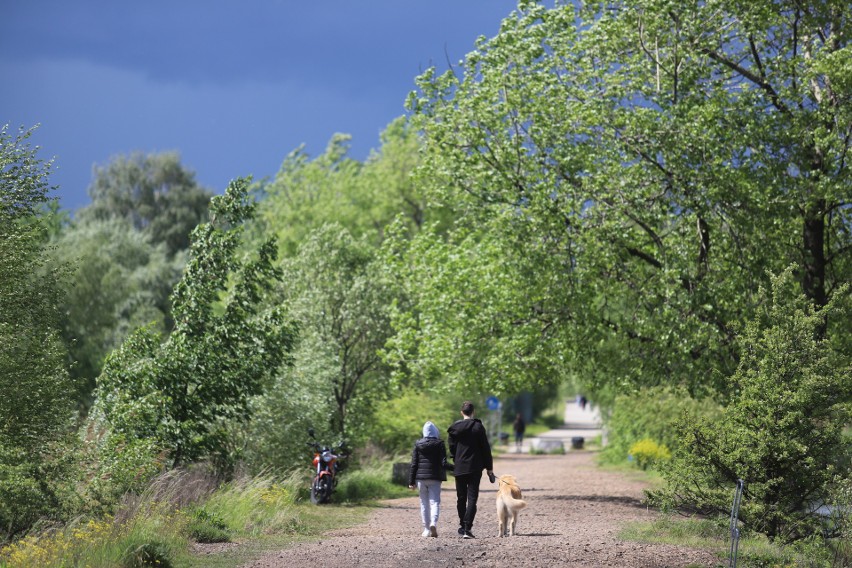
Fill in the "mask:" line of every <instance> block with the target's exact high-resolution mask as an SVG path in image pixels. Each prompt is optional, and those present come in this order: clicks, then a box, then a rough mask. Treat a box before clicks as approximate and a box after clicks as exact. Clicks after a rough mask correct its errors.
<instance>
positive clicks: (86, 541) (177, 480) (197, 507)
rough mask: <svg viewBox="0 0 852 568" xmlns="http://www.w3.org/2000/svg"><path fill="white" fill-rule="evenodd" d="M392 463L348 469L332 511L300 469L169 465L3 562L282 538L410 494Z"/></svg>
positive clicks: (92, 562)
mask: <svg viewBox="0 0 852 568" xmlns="http://www.w3.org/2000/svg"><path fill="white" fill-rule="evenodd" d="M391 467H392V465H391V463H390V462H378V461H377V462H375V463H371V464H367V465H366V466H364V467H362V468H361V469H359V470H356V471H351V472H349V471H347V472H345V473H344V474H343V475H342V476H341V478H340V483H339V485H338V487H337V491H336V492H335V495H334V496H333V502H334V503H338V504H341V503H346V504H347V507H343V508H335V509H334V514H333V515H329V514H328V512H329V509H328V507H329V506H328V505H325V506H320V507H317V506H314V505H310V504H309V501H308V487H309V480H308V478H307V476H306V475H304V474H302V473H293V474H290V475H288V476H285V477H283V478H279V477H276V476H273V475H271V474H262V475H257V476H254V477H241V478H239V479H237V480H234V481H231V482H229V483H225V484H223V485H220V486H218V487H217V484H216V480H215V478H212V477H211V476H210V475H208V474H206V473H205V472H204V471H203V470H194V471H171V472H167V473H165V474H163V475H161V476H160V477H158V478H157V479H156V480H154V482H152V483H151V484H150V485H149V486H148V488H147V489H146V491H145V492H144V493H142V494H141V495H127V496H125V499H124V502H123V503H122V505H121V507H120V508H119V509H118V511H117V513H116V515H115V516H114V517H109V518H103V519H83V518H81V519H77V520H76V521H74V522H72V523H69V524H68V525H66V526H64V527H61V528H54V529H52V530H46V531H42V532H39V533H36V534H32V535H30V536H27V537H26V538H23V539H21V540H18V541H16V542H14V543H12V544H10V545H8V546H6V547H4V548H3V549H2V550H0V568H7V567H8V568H11V567H15V568H58V567H63V568H65V567H74V566H80V567H83V566H86V567H91V568H101V567H104V568H106V567H110V568H113V567H122V568H137V567H143V566H158V567H160V568H168V567H169V566H175V565H191V564H193V562H194V560H193V558H192V557H191V552H190V548H191V546H190V545H191V543H192V542H220V541H224V540H249V541H250V540H252V539H257V540H258V541H264V542H266V543H267V544H270V545H283V543H285V541H286V542H291V541H292V539H293V538H296V539H301V538H307V537H311V536H315V535H319V534H322V533H323V532H324V531H326V530H329V529H331V528H336V527H339V526H345V525H351V524H354V523H357V522H359V521H361V520H363V518H364V517H365V515H366V512H367V509H366V508H364V507H353V506H352V505H357V504H359V503H363V502H369V501H373V500H376V499H383V498H389V497H396V496H408V495H409V493H408V491H407V490H406V489H405V488H403V487H400V486H397V485H394V484H392V483H391V481H390V477H391V475H390V471H391ZM332 507H334V506H333V505H332ZM270 539H271V540H270ZM287 539H290V540H287ZM246 548H247V549H248V553H251V551H252V550H255V551H256V552H258V551H260V549H252V546H251V545H248V546H247V547H246ZM208 560H209V559H207V558H205V561H204V564H206V563H207V562H208ZM226 564H227V563H226Z"/></svg>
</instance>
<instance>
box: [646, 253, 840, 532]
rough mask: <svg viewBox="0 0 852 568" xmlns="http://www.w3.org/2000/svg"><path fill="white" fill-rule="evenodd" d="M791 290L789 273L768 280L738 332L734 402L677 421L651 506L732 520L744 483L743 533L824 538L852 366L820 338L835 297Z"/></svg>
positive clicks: (834, 308)
mask: <svg viewBox="0 0 852 568" xmlns="http://www.w3.org/2000/svg"><path fill="white" fill-rule="evenodd" d="M794 287H795V283H794V280H793V277H792V270H790V269H788V270H787V271H786V272H785V273H784V274H783V275H781V276H780V277H778V278H773V279H772V291H771V295H770V297H769V298H768V301H766V302H765V304H766V307H765V311H764V313H762V314H758V317H756V318H755V319H754V320H753V321H751V322H749V323H748V324H747V325H746V327H745V330H744V331H743V333H742V334H741V335H740V336H739V342H740V345H741V348H740V351H741V353H742V356H741V359H740V363H739V366H738V368H737V371H736V373H735V374H734V375H733V376H732V377H731V378H730V382H731V392H733V393H735V394H734V396H733V398H732V400H731V404H730V405H729V406H728V407H727V408H726V409H725V411H724V414H723V416H722V418H721V419H720V420H718V421H714V422H711V421H709V420H706V419H697V418H694V417H687V418H685V419H684V420H683V421H682V422H680V424H679V426H678V429H679V430H680V431H682V432H683V441H682V443H681V444H680V445H679V446H678V447H677V448H676V449H675V451H674V457H673V460H672V462H671V464H670V467H667V468H665V469H664V470H663V471H662V472H661V473H662V474H663V477H664V478H665V479H666V481H667V482H668V485H667V487H665V488H664V489H661V490H659V491H657V492H652V493H651V494H650V497H651V502H652V503H655V504H658V505H661V506H664V507H668V508H689V509H692V510H698V511H701V512H705V513H709V514H713V513H716V514H719V515H727V514H729V511H730V507H731V499H732V492H733V488H734V486H735V484H736V482H737V480H738V479H742V480H744V481H745V484H746V485H745V491H744V494H743V499H742V504H741V508H740V520H741V521H742V522H743V524H744V526H745V528H746V529H751V530H754V531H757V532H760V533H762V534H765V535H766V536H767V537H768V538H769V539H770V540H779V541H781V542H794V541H799V540H804V539H808V538H810V537H811V536H812V535H814V534H819V533H821V532H822V529H823V520H822V519H821V518H820V516H819V515H817V514H815V513H814V512H813V508H814V505H816V504H820V503H826V502H827V500H828V498H829V494H828V493H829V488H830V486H831V483H832V480H833V479H834V477H835V475H836V474H835V472H836V471H837V470H838V469H840V470H842V469H843V465H842V464H844V463H847V462H846V458H847V457H848V454H849V451H850V448H849V443H848V441H847V440H845V439H844V437H843V433H842V432H843V428H844V426H845V425H846V424H848V423H849V422H850V420H852V408H850V403H849V401H850V400H852V365H850V361H849V359H848V357H845V356H843V355H841V354H839V353H837V352H835V351H833V350H832V349H831V346H830V344H829V342H828V341H826V340H824V339H821V336H822V333H821V330H822V329H823V328H824V325H825V321H826V318H829V314H833V315H832V316H831V317H837V312H838V311H839V309H840V306H839V305H838V303H837V300H834V301H832V302H830V303H829V304H828V305H827V306H825V307H824V308H822V309H820V310H816V309H814V308H813V307H812V305H811V304H810V303H809V302H808V301H807V300H806V298H805V297H804V296H802V295H798V294H796V293H795V292H794ZM763 295H764V296H766V295H767V294H766V293H765V292H763ZM845 295H846V292H845V291H843V290H841V291H838V293H837V294H836V296H835V298H843V297H844V296H845ZM843 473H844V474H845V476H848V471H846V472H843Z"/></svg>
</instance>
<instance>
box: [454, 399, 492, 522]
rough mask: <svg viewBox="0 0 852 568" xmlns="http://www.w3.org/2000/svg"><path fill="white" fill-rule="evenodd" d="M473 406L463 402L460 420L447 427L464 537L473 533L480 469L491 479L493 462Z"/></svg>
mask: <svg viewBox="0 0 852 568" xmlns="http://www.w3.org/2000/svg"><path fill="white" fill-rule="evenodd" d="M473 413H474V408H473V404H472V403H471V402H470V401H465V402H464V403H462V407H461V415H462V419H461V420H456V421H455V422H453V424H452V426H450V427H449V428H448V429H447V433H448V434H449V442H450V455H451V456H452V457H453V462H454V469H453V471H454V475H455V477H456V509H457V510H458V513H459V534H460V535H461V536H462V537H463V538H475V537H474V536H473V532H471V531H472V529H473V519H474V518H475V517H476V502H477V500H478V499H479V482H480V480H481V479H482V470H483V469H484V470H486V471H487V472H488V479H489V480H490V481H491V483H494V480H495V479H496V478H495V476H494V471H493V469H494V462H493V459H492V457H491V446H490V444H489V443H488V436H487V435H486V433H485V426H483V425H482V422H481V421H480V420H479V419H478V418H474V417H473Z"/></svg>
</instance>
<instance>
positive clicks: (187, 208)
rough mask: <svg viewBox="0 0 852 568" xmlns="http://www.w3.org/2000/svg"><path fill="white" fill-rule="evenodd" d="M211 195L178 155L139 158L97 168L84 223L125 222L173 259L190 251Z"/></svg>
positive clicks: (83, 214) (119, 159) (80, 213)
mask: <svg viewBox="0 0 852 568" xmlns="http://www.w3.org/2000/svg"><path fill="white" fill-rule="evenodd" d="M212 195H213V194H212V193H211V192H210V191H208V190H206V189H204V188H203V187H201V186H199V185H198V182H196V181H195V173H194V172H192V171H190V170H187V169H186V168H185V167H184V166H183V165H181V163H180V156H179V155H178V154H177V153H174V152H164V153H161V154H143V153H141V152H136V153H133V154H130V155H127V156H118V157H116V158H113V159H112V160H111V161H110V163H109V164H108V165H107V166H104V167H96V168H95V169H94V175H93V180H92V183H91V185H90V186H89V196H90V197H91V198H92V203H91V204H90V205H89V206H87V207H84V208H83V209H81V210H80V211H78V213H77V215H78V217H79V218H80V219H97V220H107V219H124V220H126V221H128V222H130V223H131V224H132V225H133V226H134V227H135V228H136V229H138V230H140V231H143V232H145V233H147V234H148V235H150V237H151V240H152V242H153V243H155V244H157V243H165V244H166V247H167V249H168V252H169V254H174V253H176V252H177V251H181V250H185V249H187V248H189V239H190V233H191V232H192V230H193V229H194V228H195V226H196V225H198V224H199V223H201V222H203V221H205V220H206V219H207V207H208V204H209V202H210V198H211V197H212Z"/></svg>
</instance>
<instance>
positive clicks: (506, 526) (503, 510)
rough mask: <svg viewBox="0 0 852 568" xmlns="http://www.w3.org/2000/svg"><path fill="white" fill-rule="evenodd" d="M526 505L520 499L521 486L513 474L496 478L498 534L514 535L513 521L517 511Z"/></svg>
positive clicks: (515, 518) (501, 535)
mask: <svg viewBox="0 0 852 568" xmlns="http://www.w3.org/2000/svg"><path fill="white" fill-rule="evenodd" d="M526 506H527V502H526V501H523V500H521V488H520V487H518V482H517V481H516V480H515V476H514V475H501V476H500V477H498V478H497V528H498V531H499V532H498V536H499V537H501V538H502V537H503V536H505V535H506V534H507V533H508V535H509V536H514V535H515V523H516V522H517V521H518V511H520V510H521V509H523V508H524V507H526Z"/></svg>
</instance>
